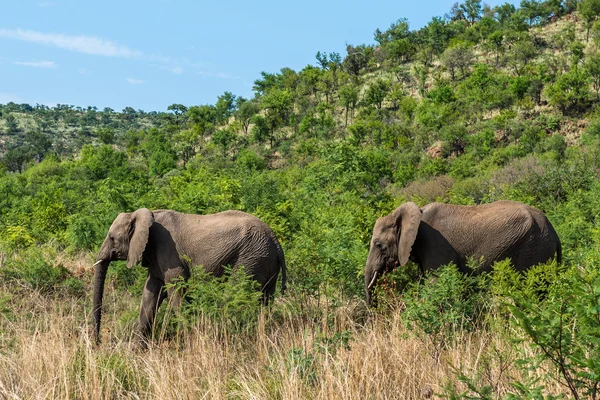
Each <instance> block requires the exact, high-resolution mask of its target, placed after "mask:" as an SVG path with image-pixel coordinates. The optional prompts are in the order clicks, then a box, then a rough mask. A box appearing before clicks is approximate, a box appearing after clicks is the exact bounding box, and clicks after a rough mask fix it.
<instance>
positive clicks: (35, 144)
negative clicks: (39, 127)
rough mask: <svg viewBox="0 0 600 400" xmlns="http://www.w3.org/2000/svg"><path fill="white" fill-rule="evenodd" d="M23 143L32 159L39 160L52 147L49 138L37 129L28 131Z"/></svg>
mask: <svg viewBox="0 0 600 400" xmlns="http://www.w3.org/2000/svg"><path fill="white" fill-rule="evenodd" d="M25 143H26V145H27V147H28V148H29V152H30V154H31V156H32V157H33V159H34V160H35V161H37V162H40V161H42V160H43V159H44V157H45V156H46V154H47V153H48V151H49V150H50V149H51V148H52V142H51V141H50V139H49V138H48V137H47V136H46V135H44V134H43V133H41V132H39V131H32V132H28V133H27V134H26V135H25Z"/></svg>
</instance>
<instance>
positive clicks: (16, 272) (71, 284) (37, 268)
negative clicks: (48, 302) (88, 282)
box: [0, 247, 83, 295]
mask: <svg viewBox="0 0 600 400" xmlns="http://www.w3.org/2000/svg"><path fill="white" fill-rule="evenodd" d="M0 274H1V275H2V277H3V278H4V279H7V280H8V281H18V282H21V283H23V284H25V285H27V286H28V287H29V288H31V289H34V290H38V291H40V292H42V293H44V294H51V293H56V292H60V291H61V290H65V289H66V291H67V293H69V294H75V295H81V294H82V293H83V283H82V282H81V281H80V280H79V279H78V278H76V277H74V276H73V275H72V274H71V273H70V272H69V271H68V270H67V269H66V268H65V267H63V266H62V265H57V266H54V265H52V263H51V262H50V261H49V260H47V259H46V257H45V256H44V254H43V253H42V252H41V250H40V249H38V248H36V247H32V248H29V249H27V250H24V251H22V252H21V253H19V254H18V256H15V257H12V258H10V259H8V260H7V261H6V263H5V265H4V266H3V268H2V269H1V270H0Z"/></svg>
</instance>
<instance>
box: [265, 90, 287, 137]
mask: <svg viewBox="0 0 600 400" xmlns="http://www.w3.org/2000/svg"><path fill="white" fill-rule="evenodd" d="M293 105H294V104H293V96H292V93H290V92H289V91H288V90H287V89H283V90H280V89H271V90H270V91H269V92H267V93H266V94H265V95H264V96H263V97H262V106H263V109H264V110H265V120H266V123H267V126H268V131H269V140H270V145H271V148H273V146H274V144H275V132H276V131H277V129H279V128H280V127H282V126H284V125H286V124H287V123H288V122H289V119H290V116H291V115H292V111H293Z"/></svg>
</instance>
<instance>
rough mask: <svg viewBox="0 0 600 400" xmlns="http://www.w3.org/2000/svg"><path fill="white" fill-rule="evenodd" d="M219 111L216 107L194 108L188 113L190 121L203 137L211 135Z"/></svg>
mask: <svg viewBox="0 0 600 400" xmlns="http://www.w3.org/2000/svg"><path fill="white" fill-rule="evenodd" d="M216 115H217V111H216V109H215V106H212V105H203V106H193V107H190V108H189V109H188V111H187V117H188V121H189V123H190V124H192V126H193V127H194V129H196V130H198V132H200V134H201V135H204V136H206V135H210V134H211V133H212V132H213V130H214V128H215V123H216Z"/></svg>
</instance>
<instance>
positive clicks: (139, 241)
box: [93, 208, 154, 342]
mask: <svg viewBox="0 0 600 400" xmlns="http://www.w3.org/2000/svg"><path fill="white" fill-rule="evenodd" d="M153 223H154V214H152V211H150V210H148V209H147V208H140V209H139V210H137V211H135V212H133V213H121V214H119V215H118V216H117V218H115V220H114V222H113V223H112V225H111V227H110V229H109V230H108V234H107V235H106V238H105V239H104V243H102V247H101V248H100V252H99V253H98V257H97V258H96V263H95V264H94V267H95V268H96V270H95V273H94V306H93V315H94V324H95V325H94V334H95V339H96V342H99V341H100V319H101V316H102V295H103V293H104V281H105V279H106V272H107V270H108V264H110V262H111V261H114V260H127V266H128V267H129V268H131V267H133V266H134V265H135V264H137V263H138V262H139V261H140V260H141V258H142V254H143V253H144V250H145V248H146V244H147V243H148V237H149V235H150V227H151V226H152V224H153Z"/></svg>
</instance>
